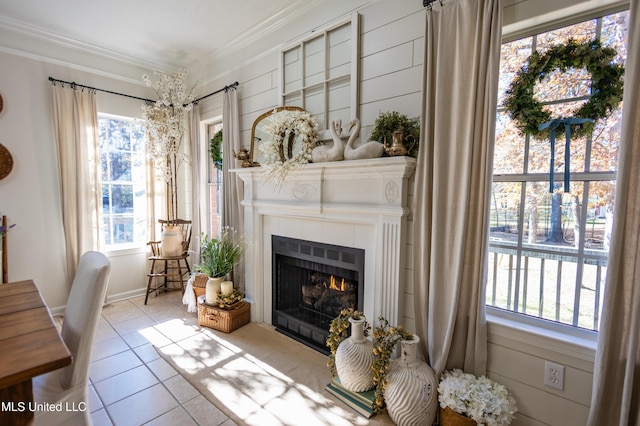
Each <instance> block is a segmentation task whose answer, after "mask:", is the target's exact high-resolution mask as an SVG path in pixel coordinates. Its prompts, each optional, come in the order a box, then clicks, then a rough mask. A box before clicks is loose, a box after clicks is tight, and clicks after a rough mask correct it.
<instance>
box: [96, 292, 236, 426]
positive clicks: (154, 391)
mask: <svg viewBox="0 0 640 426" xmlns="http://www.w3.org/2000/svg"><path fill="white" fill-rule="evenodd" d="M176 320H178V322H179V323H180V325H181V326H180V327H175V321H176ZM185 324H186V325H194V326H197V324H198V320H197V316H196V315H195V314H190V313H188V312H187V311H186V307H185V306H184V305H183V304H182V302H181V297H180V293H179V292H171V293H161V294H160V295H159V296H158V297H154V296H153V295H150V296H149V302H148V304H147V305H146V306H145V305H144V297H139V298H135V299H130V300H125V301H121V302H117V303H114V304H112V305H109V306H106V307H105V308H104V309H103V311H102V318H101V320H100V324H99V325H98V330H97V331H96V336H95V339H94V345H93V353H92V362H91V369H90V373H89V378H90V385H89V409H90V411H91V418H92V420H93V423H94V425H96V426H102V425H115V426H136V425H154V426H161V425H167V426H176V425H180V426H186V425H203V426H204V425H206V426H214V425H215V426H217V425H221V426H231V425H235V423H234V422H233V421H231V420H230V419H228V418H227V416H226V415H225V414H223V413H222V412H221V411H220V410H218V409H217V408H216V407H215V406H214V405H213V404H211V403H210V402H209V401H208V400H207V399H206V398H205V397H204V396H202V395H201V394H200V393H199V392H198V390H196V389H195V388H194V387H193V386H191V384H189V382H187V381H186V380H185V379H184V378H183V377H182V376H181V375H180V374H178V372H177V371H176V370H175V369H174V368H173V367H172V366H171V365H169V364H168V363H167V362H166V361H165V360H164V359H162V358H161V357H160V355H158V353H157V352H156V350H155V348H154V346H153V345H154V344H155V345H156V346H162V345H163V344H169V343H171V342H172V340H180V339H182V338H184V337H187V336H188V333H189V327H184V325H185ZM185 333H186V334H185Z"/></svg>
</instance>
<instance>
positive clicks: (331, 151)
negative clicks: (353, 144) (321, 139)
mask: <svg viewBox="0 0 640 426" xmlns="http://www.w3.org/2000/svg"><path fill="white" fill-rule="evenodd" d="M340 133H342V120H340V119H336V120H333V122H332V126H331V134H332V135H333V145H320V146H317V147H315V148H313V151H311V161H313V162H314V163H324V162H327V161H342V160H344V141H343V140H342V138H341V137H340Z"/></svg>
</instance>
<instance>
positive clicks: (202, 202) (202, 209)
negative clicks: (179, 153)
mask: <svg viewBox="0 0 640 426" xmlns="http://www.w3.org/2000/svg"><path fill="white" fill-rule="evenodd" d="M189 134H190V137H191V191H192V192H193V196H192V197H191V199H192V200H193V201H192V202H193V205H192V212H191V217H192V228H191V230H192V237H191V250H192V251H193V252H194V253H195V262H198V260H199V257H200V256H199V253H200V238H199V236H200V233H201V232H204V231H206V229H207V224H206V222H207V197H206V191H207V177H208V176H207V169H208V156H207V153H208V152H209V150H208V146H205V147H203V146H202V143H203V140H202V139H201V135H200V107H199V106H198V104H197V103H195V104H194V105H193V108H192V109H191V111H189ZM205 145H206V141H205Z"/></svg>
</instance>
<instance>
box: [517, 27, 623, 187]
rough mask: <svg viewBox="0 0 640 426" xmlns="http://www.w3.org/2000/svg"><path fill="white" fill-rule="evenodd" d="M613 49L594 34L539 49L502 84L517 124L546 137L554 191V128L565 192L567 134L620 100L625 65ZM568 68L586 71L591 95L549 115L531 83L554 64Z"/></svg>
mask: <svg viewBox="0 0 640 426" xmlns="http://www.w3.org/2000/svg"><path fill="white" fill-rule="evenodd" d="M616 55H617V52H616V51H615V49H613V48H611V47H602V44H601V43H600V41H599V40H593V41H584V42H577V41H575V40H573V39H570V40H568V41H567V43H566V44H557V45H553V46H551V47H550V48H549V49H548V50H547V51H546V52H544V53H543V54H542V55H540V54H539V53H538V52H533V53H532V54H531V56H529V59H528V61H527V63H526V64H525V65H524V66H523V67H522V68H521V69H520V71H519V72H518V74H517V75H516V77H515V79H514V80H513V82H512V83H511V86H510V88H509V89H508V90H507V92H506V94H507V99H506V103H505V106H506V111H507V112H508V113H509V116H510V117H511V119H512V120H513V121H514V123H515V125H516V127H517V128H518V129H520V131H522V132H523V133H525V134H528V135H531V136H534V137H536V138H538V139H542V138H544V139H546V138H549V139H550V142H551V171H550V180H551V186H550V191H551V192H553V169H554V164H553V163H554V152H555V147H554V144H555V132H556V129H557V128H558V127H561V126H563V127H564V132H565V137H566V147H565V192H569V170H570V168H569V157H570V154H569V142H570V139H571V136H572V135H573V136H578V137H580V136H584V135H587V134H590V133H591V132H592V131H593V128H594V126H595V122H597V121H598V120H600V119H603V118H606V117H608V116H609V115H610V114H611V112H612V111H613V110H614V109H615V108H616V107H617V106H618V104H619V103H620V101H622V92H623V87H624V82H623V79H622V76H623V75H624V67H623V66H622V65H619V64H616V63H614V62H613V60H614V58H615V57H616ZM570 68H584V69H586V70H587V71H588V72H589V73H590V74H591V96H590V97H589V99H588V100H587V102H585V103H584V104H583V105H582V106H580V108H578V109H576V110H575V111H573V113H572V116H571V117H559V118H555V119H554V118H552V117H551V112H549V111H546V110H544V109H543V105H542V103H541V102H540V101H538V100H536V99H535V97H534V86H535V84H536V83H537V82H541V81H542V80H544V78H545V77H546V76H547V75H548V74H549V73H550V72H551V71H554V70H560V71H562V72H566V71H567V70H568V69H570Z"/></svg>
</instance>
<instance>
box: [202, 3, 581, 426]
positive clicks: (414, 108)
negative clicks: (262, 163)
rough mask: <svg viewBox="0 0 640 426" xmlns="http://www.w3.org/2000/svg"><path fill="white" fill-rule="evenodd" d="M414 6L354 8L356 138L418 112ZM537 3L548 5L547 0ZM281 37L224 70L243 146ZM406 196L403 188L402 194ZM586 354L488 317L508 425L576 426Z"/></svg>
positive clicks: (418, 16) (407, 316)
mask: <svg viewBox="0 0 640 426" xmlns="http://www.w3.org/2000/svg"><path fill="white" fill-rule="evenodd" d="M418 3H420V2H408V1H402V2H396V1H393V2H392V1H380V2H376V3H373V4H370V5H368V6H366V7H364V8H361V9H359V10H358V12H359V13H360V19H361V21H360V30H361V39H360V48H361V56H360V103H359V118H360V119H361V122H362V126H363V127H362V131H361V137H363V138H365V139H366V138H368V136H369V135H370V134H371V131H372V128H373V123H374V121H375V119H376V117H377V116H378V114H379V113H380V112H386V111H391V110H396V111H398V112H400V113H403V114H407V115H408V116H409V117H416V116H420V113H421V98H422V72H423V71H422V63H423V56H424V31H425V11H424V10H423V8H422V6H421V4H418ZM519 3H522V4H524V3H526V5H527V8H528V9H527V10H529V9H531V7H532V5H531V3H532V2H530V1H526V2H511V3H510V5H509V7H510V8H514V7H517V6H518V4H519ZM565 3H567V2H566V1H565ZM569 3H571V2H569ZM575 3H576V2H573V3H572V4H575ZM563 4H564V3H563ZM544 5H545V7H547V8H552V7H553V6H552V5H551V4H550V3H549V2H545V3H544ZM517 12H518V11H517V10H516V11H515V12H514V10H512V9H511V10H510V11H509V13H510V14H511V15H517ZM338 17H339V16H336V17H335V18H338ZM310 19H311V18H310ZM511 19H514V18H511ZM315 25H318V23H317V22H311V23H310V25H309V27H313V26H315ZM287 36H288V38H287V37H280V38H278V37H277V36H276V37H274V50H273V51H272V52H270V53H269V54H266V55H263V56H261V57H260V58H258V59H257V60H255V61H254V62H250V63H247V64H245V65H244V66H241V67H238V68H237V69H234V70H233V72H232V73H229V75H234V76H237V80H238V81H240V82H241V85H240V88H239V98H240V114H241V129H242V140H243V143H244V145H245V146H247V147H249V146H250V132H251V126H252V123H253V121H254V120H255V118H256V117H257V116H258V115H260V114H261V113H263V112H265V111H266V110H268V109H270V108H273V107H274V106H277V104H278V95H279V88H278V87H277V84H278V79H279V77H278V75H279V74H278V73H279V69H278V55H279V50H278V49H277V46H278V45H279V44H280V42H279V40H282V39H293V38H296V37H300V36H301V34H288V35H287ZM222 83H224V82H222V81H220V82H218V83H217V84H222ZM224 84H226V83H224ZM201 108H202V115H203V117H207V116H214V115H219V114H221V100H220V99H212V100H210V101H209V102H207V103H205V104H203V105H202V107H201ZM419 191H420V190H419V188H418V189H416V192H418V193H419ZM414 196H415V194H414V193H413V191H411V193H410V197H414ZM409 219H410V220H409V235H408V236H407V239H406V241H407V260H406V268H407V272H408V273H407V277H408V278H407V282H406V283H405V288H404V290H405V291H404V300H403V306H401V312H402V316H401V318H403V321H404V323H403V325H405V326H406V327H408V328H409V329H412V330H414V329H415V321H414V318H415V311H414V307H413V292H412V272H413V265H412V257H413V251H412V245H413V232H412V224H413V223H412V217H410V218H409ZM593 358H594V352H593V349H592V348H591V347H589V345H588V344H586V345H582V344H572V343H569V342H566V341H562V339H557V338H554V337H549V336H545V335H544V334H540V333H539V332H538V331H536V330H524V329H523V328H521V327H520V326H518V325H516V326H515V327H514V326H513V325H505V324H501V323H496V322H492V321H491V318H490V322H489V354H488V376H489V377H491V378H493V379H495V380H497V381H498V382H500V383H503V384H504V385H506V386H507V387H508V388H509V389H510V390H511V392H512V393H513V394H514V395H515V397H516V399H517V401H518V405H519V409H520V411H519V413H518V416H517V419H516V420H515V421H514V422H513V425H515V426H522V425H527V426H529V425H531V426H533V425H535V426H540V425H558V426H560V425H562V426H567V425H568V426H571V425H576V426H578V425H584V424H585V423H586V419H587V416H588V412H589V405H590V398H591V382H592V378H593ZM547 360H548V361H552V362H556V363H559V364H562V365H564V366H565V387H564V390H562V391H559V390H555V389H553V388H550V387H547V386H545V385H544V382H543V377H544V363H545V361H547Z"/></svg>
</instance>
